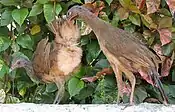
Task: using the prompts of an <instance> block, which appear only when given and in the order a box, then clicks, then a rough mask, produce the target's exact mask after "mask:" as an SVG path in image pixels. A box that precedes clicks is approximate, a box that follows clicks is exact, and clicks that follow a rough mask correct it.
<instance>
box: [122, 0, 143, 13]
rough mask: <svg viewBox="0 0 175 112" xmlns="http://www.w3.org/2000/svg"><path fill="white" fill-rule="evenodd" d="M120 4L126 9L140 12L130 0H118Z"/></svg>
mask: <svg viewBox="0 0 175 112" xmlns="http://www.w3.org/2000/svg"><path fill="white" fill-rule="evenodd" d="M119 2H120V4H121V5H122V6H123V7H124V8H125V9H126V10H130V11H132V12H134V13H140V10H139V9H138V8H137V7H136V5H135V4H134V3H133V2H132V1H131V0H119Z"/></svg>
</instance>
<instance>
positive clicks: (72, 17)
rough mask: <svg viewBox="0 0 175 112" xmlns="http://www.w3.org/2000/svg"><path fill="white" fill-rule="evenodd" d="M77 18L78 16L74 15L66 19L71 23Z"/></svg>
mask: <svg viewBox="0 0 175 112" xmlns="http://www.w3.org/2000/svg"><path fill="white" fill-rule="evenodd" d="M77 17H78V15H77V14H76V15H70V16H67V17H66V18H67V20H68V21H73V20H74V19H76V18H77Z"/></svg>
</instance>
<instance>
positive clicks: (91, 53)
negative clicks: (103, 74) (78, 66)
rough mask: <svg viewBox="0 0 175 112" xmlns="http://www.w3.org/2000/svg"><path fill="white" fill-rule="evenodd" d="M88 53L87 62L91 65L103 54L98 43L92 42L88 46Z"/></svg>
mask: <svg viewBox="0 0 175 112" xmlns="http://www.w3.org/2000/svg"><path fill="white" fill-rule="evenodd" d="M87 52H88V53H87V55H86V60H87V62H88V64H91V63H92V62H93V61H95V60H96V58H97V57H98V56H99V54H100V53H101V50H100V47H99V44H98V41H96V40H94V41H91V43H90V44H88V45H87Z"/></svg>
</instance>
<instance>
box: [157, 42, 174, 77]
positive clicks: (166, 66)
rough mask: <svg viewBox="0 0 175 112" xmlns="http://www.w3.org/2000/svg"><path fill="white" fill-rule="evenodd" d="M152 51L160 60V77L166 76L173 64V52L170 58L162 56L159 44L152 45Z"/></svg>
mask: <svg viewBox="0 0 175 112" xmlns="http://www.w3.org/2000/svg"><path fill="white" fill-rule="evenodd" d="M154 51H155V52H156V54H157V55H158V56H159V57H160V59H161V62H162V64H161V77H166V76H168V74H169V72H170V69H171V66H172V64H173V59H174V52H173V54H172V56H171V57H166V56H164V55H163V51H162V48H161V45H160V44H156V45H154Z"/></svg>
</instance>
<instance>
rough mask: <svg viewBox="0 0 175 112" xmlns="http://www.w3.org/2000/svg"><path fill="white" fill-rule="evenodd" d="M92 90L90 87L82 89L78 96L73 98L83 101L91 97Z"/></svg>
mask: <svg viewBox="0 0 175 112" xmlns="http://www.w3.org/2000/svg"><path fill="white" fill-rule="evenodd" d="M94 90H95V89H94V88H93V87H92V86H87V87H85V88H83V89H82V90H81V91H80V93H79V94H78V95H76V96H75V98H77V99H79V100H83V99H85V98H87V97H89V96H91V95H92V94H93V93H94Z"/></svg>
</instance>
